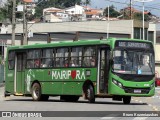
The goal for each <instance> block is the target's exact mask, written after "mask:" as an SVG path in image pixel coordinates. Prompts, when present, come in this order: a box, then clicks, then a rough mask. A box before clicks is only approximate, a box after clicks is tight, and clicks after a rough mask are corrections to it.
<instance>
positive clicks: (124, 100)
mask: <svg viewBox="0 0 160 120" xmlns="http://www.w3.org/2000/svg"><path fill="white" fill-rule="evenodd" d="M130 102H131V96H124V97H123V103H124V104H130Z"/></svg>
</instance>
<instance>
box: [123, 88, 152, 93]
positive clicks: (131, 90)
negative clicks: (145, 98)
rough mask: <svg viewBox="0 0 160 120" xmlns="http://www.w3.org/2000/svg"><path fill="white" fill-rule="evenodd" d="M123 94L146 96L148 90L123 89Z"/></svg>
mask: <svg viewBox="0 0 160 120" xmlns="http://www.w3.org/2000/svg"><path fill="white" fill-rule="evenodd" d="M124 91H125V93H133V94H148V93H149V91H150V88H129V87H124Z"/></svg>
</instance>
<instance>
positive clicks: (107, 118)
mask: <svg viewBox="0 0 160 120" xmlns="http://www.w3.org/2000/svg"><path fill="white" fill-rule="evenodd" d="M112 118H114V117H102V118H101V119H102V120H109V119H112Z"/></svg>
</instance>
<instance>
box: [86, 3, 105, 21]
mask: <svg viewBox="0 0 160 120" xmlns="http://www.w3.org/2000/svg"><path fill="white" fill-rule="evenodd" d="M84 10H85V14H86V19H87V20H101V19H102V18H103V10H102V9H94V8H90V7H88V6H84Z"/></svg>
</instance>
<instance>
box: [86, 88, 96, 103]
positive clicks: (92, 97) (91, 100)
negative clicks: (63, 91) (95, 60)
mask: <svg viewBox="0 0 160 120" xmlns="http://www.w3.org/2000/svg"><path fill="white" fill-rule="evenodd" d="M85 94H86V95H85V96H86V98H87V99H88V101H89V103H94V102H95V95H94V88H93V87H92V85H89V86H88V87H87V90H86V93H85Z"/></svg>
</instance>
